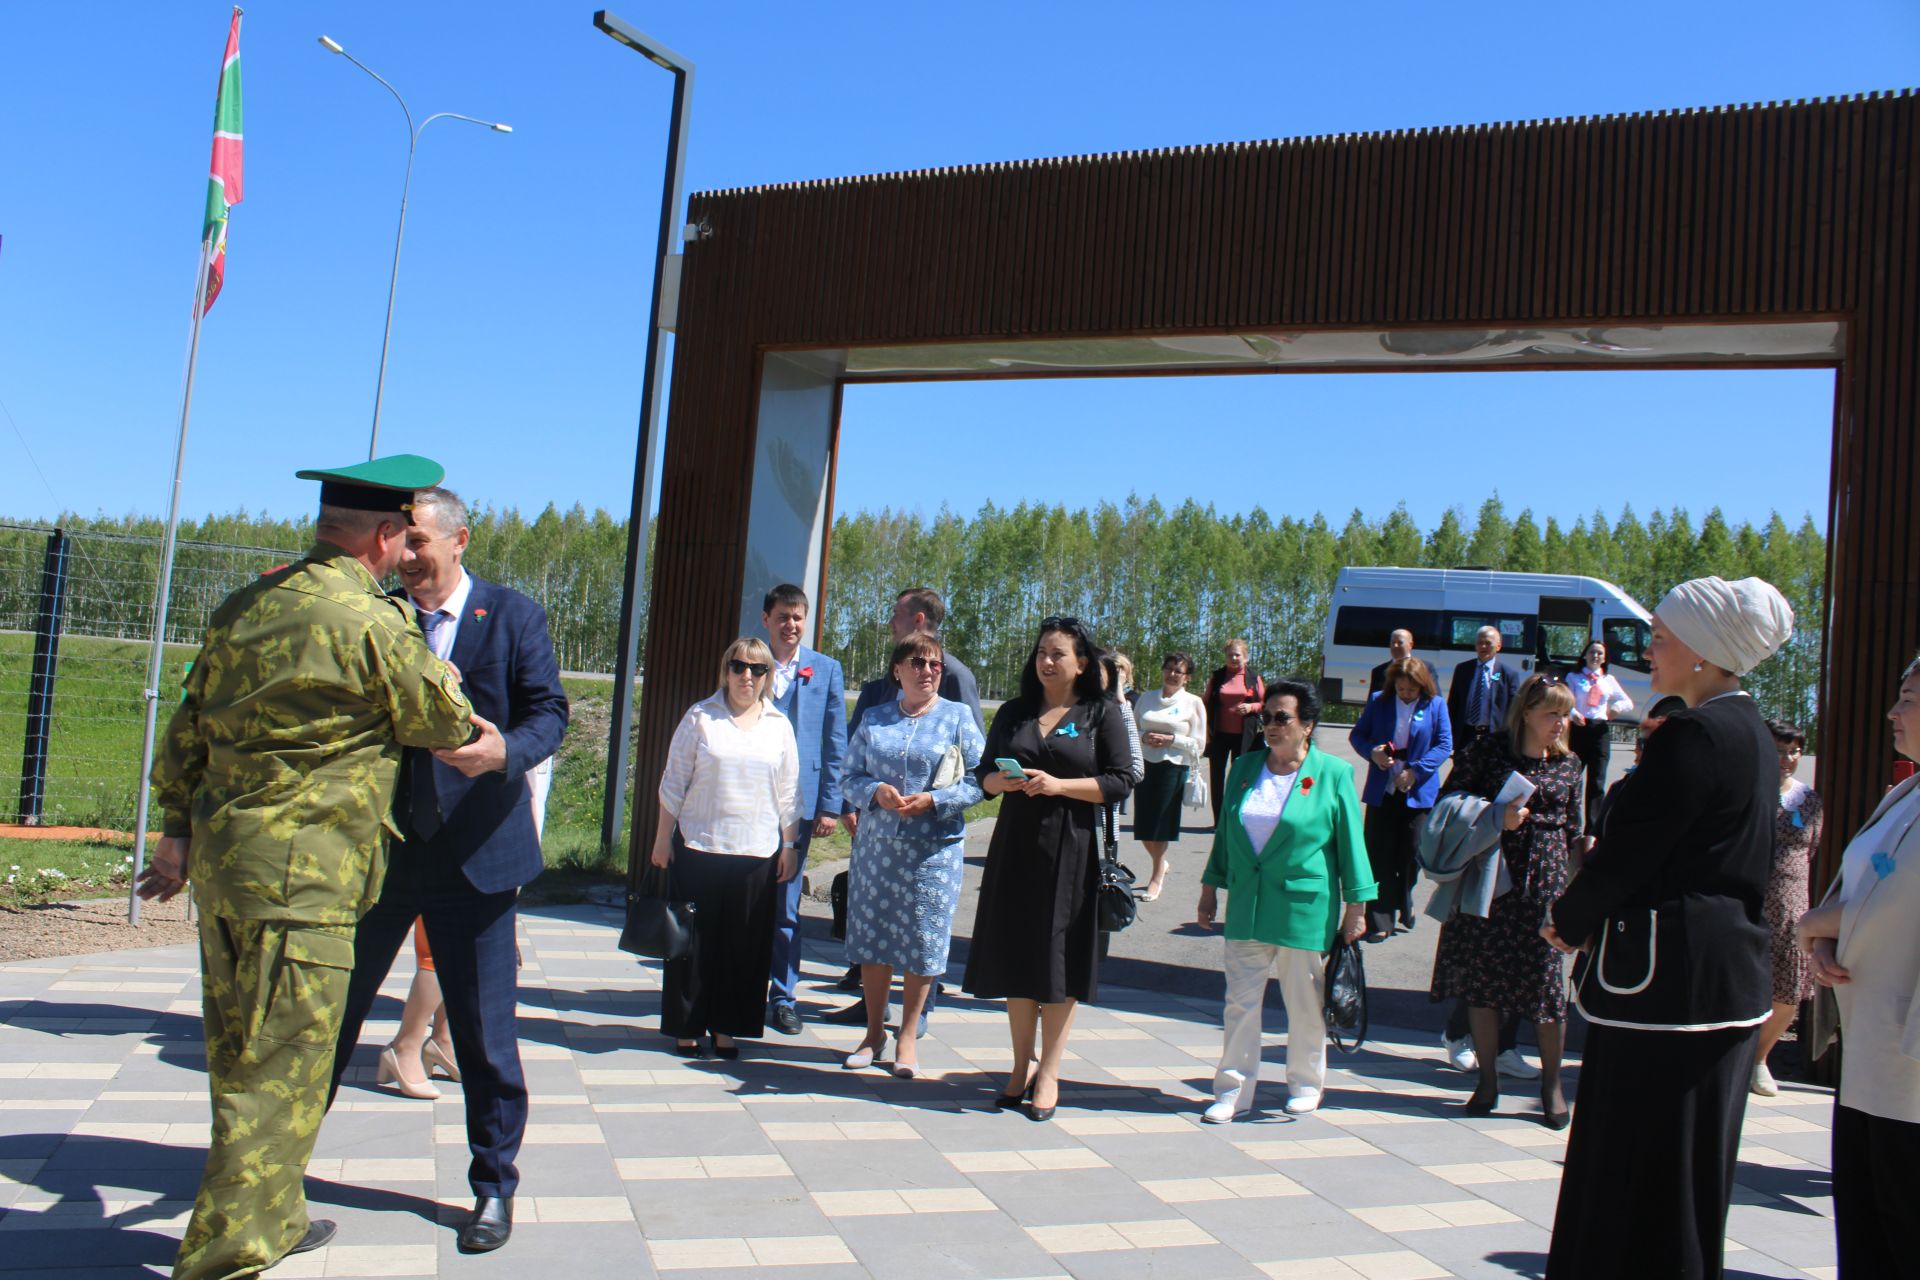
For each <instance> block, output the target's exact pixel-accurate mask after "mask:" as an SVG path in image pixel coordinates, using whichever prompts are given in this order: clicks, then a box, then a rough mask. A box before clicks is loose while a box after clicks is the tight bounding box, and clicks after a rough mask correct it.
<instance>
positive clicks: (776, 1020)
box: [773, 1004, 800, 1036]
mask: <svg viewBox="0 0 1920 1280" xmlns="http://www.w3.org/2000/svg"><path fill="white" fill-rule="evenodd" d="M773 1029H774V1030H775V1031H778V1032H779V1033H780V1034H781V1035H783V1036H797V1035H799V1034H800V1011H799V1010H798V1009H796V1008H794V1007H793V1006H792V1005H790V1004H777V1005H775V1006H773Z"/></svg>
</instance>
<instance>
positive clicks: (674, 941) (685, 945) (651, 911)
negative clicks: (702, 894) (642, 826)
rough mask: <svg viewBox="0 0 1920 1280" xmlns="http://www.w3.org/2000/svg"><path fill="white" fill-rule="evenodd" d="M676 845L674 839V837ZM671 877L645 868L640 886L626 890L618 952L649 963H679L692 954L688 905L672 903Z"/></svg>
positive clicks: (691, 917) (690, 905) (692, 911)
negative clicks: (642, 957)
mask: <svg viewBox="0 0 1920 1280" xmlns="http://www.w3.org/2000/svg"><path fill="white" fill-rule="evenodd" d="M675 843H676V844H678V843H679V840H678V837H677V836H676V837H675ZM671 895H672V876H671V875H669V874H668V872H667V871H666V870H665V869H663V868H660V867H655V866H652V865H651V864H649V865H648V867H647V869H646V870H645V871H644V872H642V873H641V875H640V883H639V884H638V885H637V886H635V887H634V888H632V889H629V890H627V923H626V926H625V927H624V928H622V929H621V930H620V949H621V950H622V951H626V952H630V953H631V954H633V955H636V956H646V957H647V958H649V959H652V960H683V959H685V958H686V957H688V956H690V955H692V954H693V922H694V915H695V911H696V908H695V907H694V904H693V903H691V902H675V901H673V899H672V896H671Z"/></svg>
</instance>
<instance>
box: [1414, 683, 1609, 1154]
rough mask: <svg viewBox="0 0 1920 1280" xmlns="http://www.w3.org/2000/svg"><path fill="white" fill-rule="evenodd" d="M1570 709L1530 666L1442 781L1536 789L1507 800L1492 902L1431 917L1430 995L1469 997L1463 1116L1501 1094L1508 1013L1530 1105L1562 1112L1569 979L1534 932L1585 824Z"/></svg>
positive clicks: (1474, 789) (1551, 1113) (1490, 790)
mask: <svg viewBox="0 0 1920 1280" xmlns="http://www.w3.org/2000/svg"><path fill="white" fill-rule="evenodd" d="M1572 710H1573V694H1571V693H1570V692H1568V690H1567V686H1566V685H1564V684H1561V683H1560V682H1559V681H1557V680H1547V679H1543V678H1542V677H1540V676H1530V677H1528V678H1527V680H1526V682H1525V683H1523V684H1522V685H1521V686H1520V689H1519V692H1517V693H1515V694H1514V696H1513V701H1512V703H1510V704H1509V705H1508V707H1507V722H1506V726H1505V728H1504V730H1503V731H1502V732H1499V733H1489V734H1486V735H1484V736H1482V737H1479V738H1474V739H1470V740H1469V741H1468V744H1467V747H1466V749H1465V750H1464V751H1462V752H1461V753H1460V754H1459V755H1458V756H1456V757H1455V760H1454V766H1453V772H1452V773H1451V774H1449V775H1448V777H1447V786H1446V789H1447V790H1448V791H1465V792H1469V793H1471V794H1473V795H1477V796H1483V797H1485V798H1486V799H1489V800H1491V799H1493V798H1495V797H1496V796H1497V795H1499V793H1500V789H1501V788H1502V787H1504V786H1505V785H1506V782H1507V779H1508V778H1510V777H1512V776H1513V775H1514V774H1515V773H1518V774H1520V775H1521V776H1522V777H1524V778H1525V779H1526V780H1527V781H1528V782H1531V783H1532V784H1533V787H1534V790H1533V794H1532V795H1531V796H1529V797H1527V798H1526V799H1525V800H1524V801H1518V800H1516V801H1514V802H1513V803H1511V804H1509V805H1508V806H1507V814H1506V828H1507V829H1506V832H1505V834H1503V835H1502V836H1501V837H1500V854H1501V857H1503V858H1504V859H1505V860H1506V865H1507V875H1508V877H1509V878H1510V879H1511V880H1512V882H1513V887H1512V888H1511V889H1509V890H1508V891H1507V892H1505V893H1503V894H1501V895H1500V896H1499V897H1497V898H1495V899H1494V900H1493V906H1492V907H1491V908H1490V909H1489V910H1488V912H1487V914H1486V916H1485V918H1482V917H1480V916H1470V915H1465V914H1461V915H1456V916H1454V917H1453V918H1452V919H1451V920H1448V921H1447V922H1446V923H1445V924H1444V925H1442V926H1440V945H1439V949H1438V950H1437V951H1435V953H1434V957H1433V992H1432V995H1433V998H1434V999H1435V1000H1453V999H1460V1000H1465V1001H1466V1002H1467V1025H1468V1026H1469V1027H1470V1028H1472V1031H1473V1048H1474V1054H1475V1056H1476V1057H1478V1058H1479V1060H1480V1083H1479V1087H1478V1088H1476V1089H1474V1091H1473V1096H1472V1097H1470V1098H1468V1099H1467V1114H1468V1115H1470V1116H1484V1115H1491V1114H1492V1112H1493V1108H1494V1106H1495V1105H1496V1104H1497V1103H1498V1102H1499V1099H1500V1075H1499V1068H1498V1062H1499V1056H1500V1044H1499V1042H1500V1020H1501V1017H1502V1016H1503V1015H1510V1016H1512V1017H1516V1018H1525V1019H1527V1020H1528V1021H1530V1022H1532V1023H1533V1026H1534V1034H1535V1035H1536V1036H1537V1037H1538V1038H1539V1041H1540V1106H1541V1109H1542V1110H1543V1111H1544V1112H1545V1119H1546V1123H1547V1125H1548V1126H1549V1127H1551V1128H1554V1129H1564V1128H1566V1127H1567V1125H1568V1124H1569V1123H1570V1122H1571V1117H1570V1115H1569V1113H1568V1111H1567V1099H1566V1095H1565V1094H1563V1093H1562V1092H1561V1090H1560V1054H1561V1049H1562V1048H1563V1046H1564V1043H1565V1039H1564V1036H1563V1034H1562V1033H1563V1032H1564V1031H1565V1029H1566V1022H1567V983H1566V975H1565V970H1564V968H1563V962H1562V961H1561V959H1560V953H1559V952H1558V951H1556V950H1554V948H1553V946H1552V945H1551V944H1550V943H1548V942H1547V941H1546V939H1544V938H1542V937H1541V936H1540V926H1541V924H1542V923H1544V922H1545V921H1546V918H1547V909H1548V908H1549V907H1551V906H1552V905H1553V902H1554V899H1556V898H1558V897H1559V896H1560V894H1561V892H1562V891H1563V890H1564V889H1565V888H1566V887H1567V877H1568V875H1569V874H1570V872H1569V870H1568V868H1569V866H1570V855H1571V852H1572V846H1573V844H1574V843H1575V842H1576V841H1578V840H1579V839H1580V835H1581V831H1582V829H1583V828H1582V824H1581V820H1580V796H1581V791H1580V785H1581V768H1580V758H1579V757H1578V756H1576V755H1574V754H1572V752H1571V751H1570V750H1569V749H1568V747H1567V722H1568V713H1569V712H1571V711H1572Z"/></svg>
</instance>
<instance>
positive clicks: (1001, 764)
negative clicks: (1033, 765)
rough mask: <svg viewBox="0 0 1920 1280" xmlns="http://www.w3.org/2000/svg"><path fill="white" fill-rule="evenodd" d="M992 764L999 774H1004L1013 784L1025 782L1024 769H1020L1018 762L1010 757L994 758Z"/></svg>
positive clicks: (1025, 774) (1025, 772) (1025, 773)
mask: <svg viewBox="0 0 1920 1280" xmlns="http://www.w3.org/2000/svg"><path fill="white" fill-rule="evenodd" d="M993 763H994V766H995V767H996V768H998V769H999V770H1000V772H1002V773H1004V774H1006V775H1007V776H1008V777H1009V778H1012V779H1013V780H1014V781H1015V782H1022V781H1025V780H1026V776H1027V771H1026V770H1025V769H1022V768H1021V767H1020V762H1019V761H1018V760H1015V759H1014V758H1013V757H1012V756H995V757H994V759H993Z"/></svg>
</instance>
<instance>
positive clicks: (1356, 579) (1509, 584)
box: [1320, 568, 1653, 721]
mask: <svg viewBox="0 0 1920 1280" xmlns="http://www.w3.org/2000/svg"><path fill="white" fill-rule="evenodd" d="M1649 620H1650V615H1649V614H1648V613H1647V611H1646V610H1645V609H1643V608H1641V607H1640V605H1639V603H1638V602H1637V601H1635V600H1634V598H1633V597H1632V596H1630V595H1628V594H1627V593H1626V592H1624V591H1622V590H1621V589H1620V588H1619V587H1616V586H1614V585H1613V584H1612V583H1611V582H1604V581H1602V580H1601V579H1599V578H1585V577H1580V576H1578V575H1576V574H1565V573H1495V572H1492V571H1490V570H1486V569H1393V568H1346V569H1342V570H1341V571H1340V576H1339V578H1338V579H1337V580H1336V581H1335V583H1334V587H1333V598H1332V600H1331V601H1330V602H1329V604H1328V608H1327V630H1326V637H1325V641H1324V643H1323V644H1322V647H1321V657H1320V696H1321V698H1322V700H1323V701H1326V702H1329V703H1334V702H1344V703H1354V704H1359V703H1364V702H1365V701H1366V700H1367V692H1368V690H1367V684H1368V678H1369V677H1370V675H1371V674H1372V672H1373V668H1374V667H1375V666H1377V665H1379V664H1380V663H1382V662H1384V661H1386V659H1387V637H1388V636H1389V635H1391V634H1392V633H1393V631H1394V630H1395V628H1405V629H1406V630H1408V631H1411V632H1412V633H1413V655H1414V656H1415V657H1416V658H1419V659H1420V660H1422V661H1423V662H1425V663H1426V664H1427V665H1428V666H1430V667H1432V668H1433V674H1434V679H1435V680H1436V681H1438V683H1439V685H1440V694H1441V696H1442V697H1445V696H1446V693H1447V686H1448V684H1449V683H1450V682H1451V681H1452V679H1453V669H1454V667H1456V666H1458V665H1459V664H1460V663H1462V662H1464V661H1466V660H1467V659H1468V658H1471V657H1472V656H1473V639H1474V636H1475V635H1476V634H1477V633H1478V632H1479V630H1480V628H1482V627H1494V628H1497V629H1498V630H1499V632H1500V635H1501V652H1502V654H1503V655H1504V656H1505V657H1506V658H1508V659H1509V660H1510V661H1512V662H1514V663H1515V664H1516V665H1518V666H1519V667H1520V668H1521V669H1522V670H1523V671H1527V672H1533V671H1536V670H1545V671H1549V672H1552V673H1555V674H1565V673H1566V672H1568V671H1571V670H1573V669H1574V668H1575V667H1577V666H1578V665H1579V663H1580V655H1581V653H1582V651H1583V650H1585V648H1586V647H1587V644H1588V642H1589V641H1592V640H1600V641H1603V642H1605V644H1606V646H1607V669H1608V671H1609V672H1610V673H1611V674H1612V675H1613V677H1614V678H1615V679H1617V680H1618V681H1619V682H1620V685H1621V687H1622V688H1623V689H1624V690H1625V691H1626V694H1627V696H1628V697H1629V698H1632V699H1633V705H1634V709H1633V711H1631V712H1629V713H1628V714H1627V715H1625V716H1623V717H1621V718H1622V719H1624V720H1628V721H1638V720H1639V719H1640V716H1641V713H1642V712H1644V711H1645V710H1646V708H1647V705H1648V704H1649V703H1650V702H1651V701H1652V700H1653V689H1652V687H1651V685H1650V683H1649V681H1648V678H1647V639H1648V634H1649V628H1648V623H1649Z"/></svg>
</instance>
